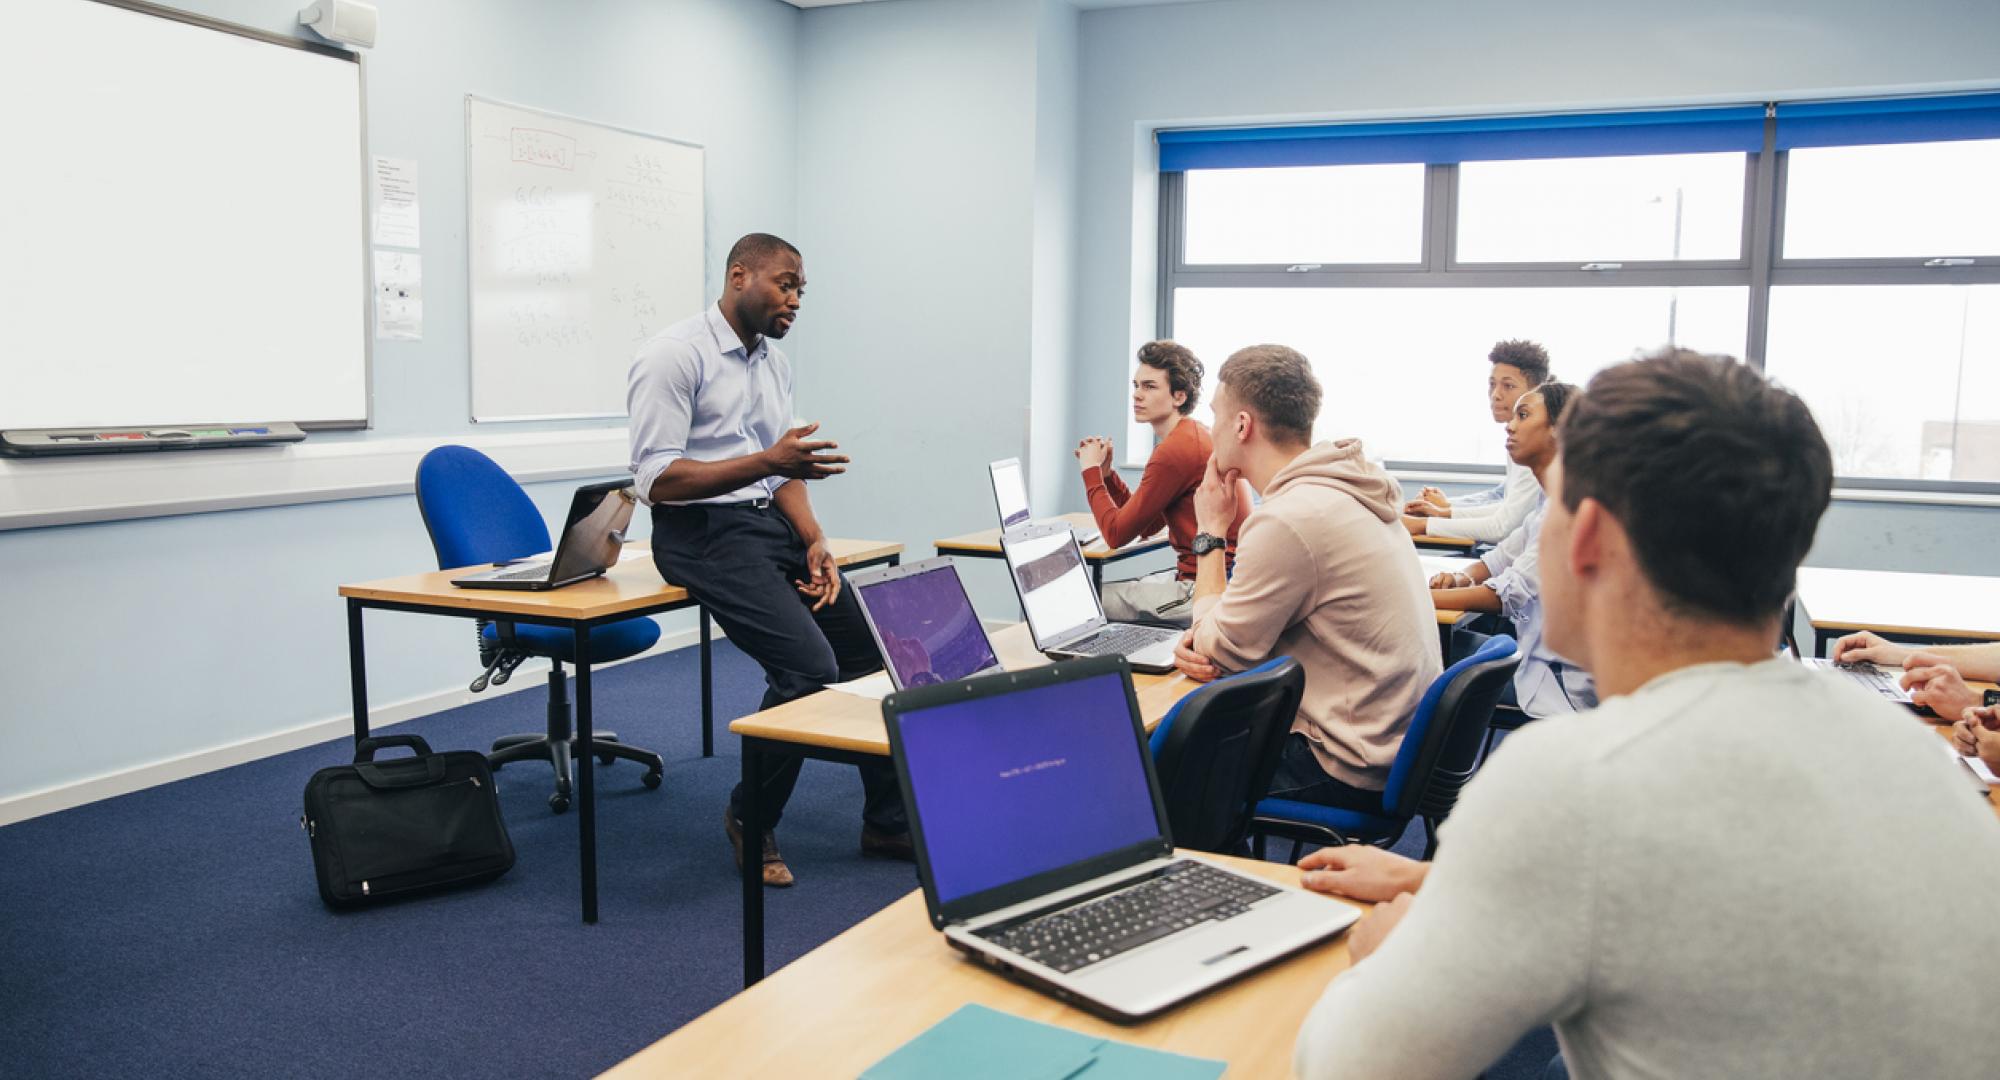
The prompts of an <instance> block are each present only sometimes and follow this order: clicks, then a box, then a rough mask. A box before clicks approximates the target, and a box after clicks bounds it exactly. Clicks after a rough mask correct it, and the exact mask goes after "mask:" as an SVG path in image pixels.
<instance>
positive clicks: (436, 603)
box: [340, 540, 903, 923]
mask: <svg viewBox="0 0 2000 1080" xmlns="http://www.w3.org/2000/svg"><path fill="white" fill-rule="evenodd" d="M827 546H828V547H830V548H832V549H833V557H834V559H835V561H837V562H838V563H839V564H840V565H841V566H842V567H843V568H856V567H862V566H872V565H874V564H876V563H890V564H894V563H895V562H897V561H898V560H899V559H900V558H901V557H902V553H903V546H902V545H901V544H894V543H888V542H884V541H879V540H828V541H827ZM625 550H626V552H627V553H628V554H630V553H631V552H633V551H635V550H636V551H639V552H641V553H642V554H641V555H640V556H639V557H637V558H628V559H623V560H621V561H620V562H619V563H618V565H616V566H614V567H612V568H611V569H610V570H609V571H608V572H606V573H605V574H604V576H602V577H598V578H592V579H591V580H589V581H580V582H577V583H576V584H574V585H566V586H564V587H562V588H560V589H550V590H548V591H547V592H527V591H509V590H503V589H461V588H458V587H457V586H455V585H453V584H452V583H451V579H452V578H455V577H459V576H462V575H463V574H465V573H466V569H464V568H460V569H457V570H436V571H432V572H430V573H425V574H409V575H405V576H403V577H396V578H384V579H382V580H380V581H366V582H361V583H359V584H355V585H342V586H341V587H340V595H341V596H344V597H346V598H347V673H348V680H349V687H350V692H351V693H352V695H353V701H354V739H355V742H356V744H357V745H358V744H359V743H360V741H361V740H362V739H365V738H367V737H368V663H367V650H366V648H365V646H364V643H363V637H362V632H361V613H362V612H363V611H365V610H367V609H369V608H381V609H383V610H387V611H408V612H415V613H417V614H421V615H455V616H459V617H461V618H470V619H495V620H504V621H507V622H522V623H532V624H535V625H539V626H555V627H567V628H569V629H570V630H571V631H572V632H573V633H574V634H575V635H576V656H577V657H578V661H577V663H576V664H574V665H573V666H574V667H575V669H576V741H577V747H576V752H575V754H574V756H573V761H574V763H575V768H576V807H577V809H576V820H577V830H578V834H579V838H580V843H579V847H580V849H581V854H580V859H581V862H582V872H581V877H582V882H583V921H584V922H587V923H594V922H596V921H597V800H596V789H595V787H594V786H593V783H594V782H593V780H592V773H593V770H592V768H591V754H590V664H589V662H588V661H587V660H584V659H582V658H584V657H588V656H589V655H590V632H591V630H593V629H595V628H597V627H600V626H603V625H605V624H607V623H613V622H620V621H622V620H625V619H630V618H635V617H637V616H640V615H655V614H659V613H661V612H666V611H676V610H680V609H682V608H688V607H694V606H696V605H695V602H694V598H693V597H692V596H689V595H688V591H687V590H686V589H683V588H680V587H678V586H674V585H668V584H667V583H666V582H664V581H662V580H660V572H659V570H658V569H656V568H655V567H654V565H653V560H652V557H651V548H650V546H649V544H648V543H646V542H643V541H642V542H638V543H632V544H627V545H626V548H625ZM475 569H476V568H475ZM713 716H714V682H713V676H712V673H711V667H710V646H709V625H708V613H707V612H705V611H704V612H702V615H701V718H702V753H703V755H704V756H707V755H712V754H713V753H714V737H713V731H712V718H713Z"/></svg>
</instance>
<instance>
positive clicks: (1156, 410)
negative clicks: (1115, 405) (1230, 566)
mask: <svg viewBox="0 0 2000 1080" xmlns="http://www.w3.org/2000/svg"><path fill="white" fill-rule="evenodd" d="M1201 374H1202V369H1201V361H1200V360H1197V359H1195V355H1194V353H1192V352H1189V351H1188V348H1187V346H1185V345H1181V344H1179V343H1178V342H1173V341H1149V342H1147V343H1146V344H1144V345H1141V346H1139V366H1138V368H1137V369H1136V370H1135V371H1134V372H1133V374H1132V418H1133V419H1135V420H1137V421H1139V422H1140V423H1142V424H1151V425H1152V427H1153V436H1154V438H1155V439H1157V440H1158V442H1157V443H1156V444H1155V445H1154V447H1153V454H1152V456H1151V457H1149V458H1147V459H1146V472H1145V474H1144V475H1143V476H1141V477H1140V478H1139V489H1138V490H1137V491H1129V490H1127V489H1126V487H1125V481H1124V480H1122V479H1120V478H1119V476H1118V472H1117V470H1116V469H1115V468H1114V467H1113V465H1112V461H1113V460H1114V458H1113V454H1112V443H1111V440H1110V439H1108V438H1104V437H1102V436H1092V437H1090V438H1087V439H1085V440H1083V442H1081V443H1079V444H1077V448H1076V459H1077V461H1078V462H1079V463H1080V464H1081V465H1082V466H1083V490H1084V494H1085V495H1087V496H1088V497H1089V499H1090V513H1091V515H1092V516H1093V517H1095V518H1096V519H1097V531H1098V532H1100V533H1102V534H1103V535H1104V543H1105V545H1106V546H1108V547H1123V546H1124V545H1126V544H1129V543H1131V542H1132V541H1133V540H1136V539H1138V538H1139V537H1141V536H1150V535H1152V534H1153V533H1156V532H1158V531H1160V529H1161V527H1162V526H1164V527H1165V528H1166V530H1167V540H1168V542H1169V543H1171V544H1172V545H1173V548H1174V553H1175V554H1176V555H1178V556H1179V560H1178V563H1177V564H1176V566H1175V567H1174V569H1173V570H1172V571H1162V572H1161V573H1158V574H1153V575H1150V576H1147V577H1143V578H1138V579H1135V580H1131V581H1111V582H1106V583H1105V585H1104V589H1103V592H1102V594H1101V596H1100V599H1102V600H1103V601H1104V615H1105V617H1106V618H1108V619H1110V620H1111V621H1113V622H1137V623H1156V624H1162V625H1167V626H1183V627H1184V626H1186V625H1188V617H1189V615H1190V614H1191V613H1192V612H1193V607H1192V605H1191V604H1190V603H1189V599H1188V598H1189V594H1191V593H1192V592H1193V591H1194V568H1195V557H1194V546H1193V545H1194V534H1195V520H1194V489H1195V487H1196V486H1197V485H1199V484H1200V483H1201V476H1202V470H1204V469H1206V468H1208V455H1209V451H1210V448H1211V446H1210V442H1209V437H1208V429H1207V428H1205V427H1203V426H1201V422H1200V421H1198V420H1195V419H1194V418H1193V417H1190V416H1189V415H1188V414H1189V413H1191V412H1193V411H1194V406H1195V403H1196V402H1197V401H1199V400H1201ZM1245 505H1246V507H1247V505H1248V504H1247V502H1246V504H1245ZM1228 539H1229V542H1230V544H1231V545H1232V550H1231V553H1230V554H1231V555H1233V554H1234V551H1233V545H1234V544H1235V541H1236V530H1235V529H1234V528H1233V527H1232V528H1231V529H1230V530H1229V536H1228Z"/></svg>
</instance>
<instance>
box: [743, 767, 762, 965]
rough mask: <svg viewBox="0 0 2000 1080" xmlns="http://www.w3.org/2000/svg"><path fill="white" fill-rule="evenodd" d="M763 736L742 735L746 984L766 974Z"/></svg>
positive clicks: (744, 957)
mask: <svg viewBox="0 0 2000 1080" xmlns="http://www.w3.org/2000/svg"><path fill="white" fill-rule="evenodd" d="M762 744H763V740H761V739H755V738H751V737H749V736H745V737H744V739H743V822H742V824H743V986H744V988H745V989H748V988H749V987H752V986H755V985H757V981H758V980H760V979H762V978H763V977H764V791H763V788H764V784H763V779H764V765H763V762H764V755H763V752H762V749H761V748H762Z"/></svg>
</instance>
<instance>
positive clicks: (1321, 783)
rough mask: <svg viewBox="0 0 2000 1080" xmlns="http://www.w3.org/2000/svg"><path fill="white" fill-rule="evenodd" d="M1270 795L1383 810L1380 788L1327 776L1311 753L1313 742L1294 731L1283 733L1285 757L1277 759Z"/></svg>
mask: <svg viewBox="0 0 2000 1080" xmlns="http://www.w3.org/2000/svg"><path fill="white" fill-rule="evenodd" d="M1271 797H1272V798H1274V799H1296V800H1298V801H1299V802H1309V803H1317V804H1318V805H1320V806H1332V807H1337V808H1339V809H1342V810H1359V811H1362V812H1364V813H1370V814H1379V813H1381V812H1382V793H1381V792H1380V791H1370V790H1368V789H1367V788H1359V787H1355V786H1354V785H1353V784H1350V783H1348V782H1346V781H1345V780H1337V779H1335V778H1333V777H1331V776H1328V775H1327V774H1326V770H1325V769H1322V768H1320V765H1319V759H1318V758H1316V757H1314V756H1313V751H1312V744H1311V743H1309V742H1307V741H1306V737H1305V736H1304V735H1301V734H1299V733H1298V732H1296V731H1295V732H1292V733H1291V734H1290V735H1287V736H1285V753H1284V756H1283V757H1281V758H1279V759H1278V771H1277V772H1275V773H1273V774H1271Z"/></svg>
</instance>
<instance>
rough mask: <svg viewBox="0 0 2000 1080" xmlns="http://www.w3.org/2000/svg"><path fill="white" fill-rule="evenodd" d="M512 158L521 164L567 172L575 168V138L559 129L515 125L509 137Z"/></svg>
mask: <svg viewBox="0 0 2000 1080" xmlns="http://www.w3.org/2000/svg"><path fill="white" fill-rule="evenodd" d="M511 142H512V144H513V150H514V160H515V161H517V162H520V163H521V164H523V165H540V166H541V167H543V168H545V169H561V170H562V171H564V172H569V171H571V170H573V169H575V168H576V140H575V139H572V138H570V137H569V136H568V135H564V134H563V133H562V132H560V131H543V130H542V129H540V128H526V127H517V128H515V129H514V131H513V137H512V139H511Z"/></svg>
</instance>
